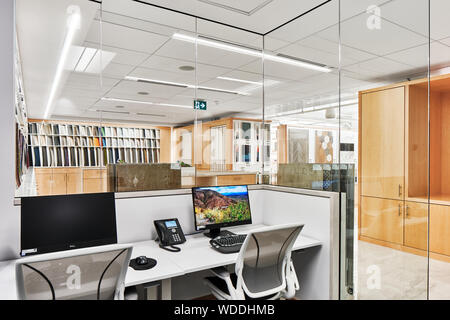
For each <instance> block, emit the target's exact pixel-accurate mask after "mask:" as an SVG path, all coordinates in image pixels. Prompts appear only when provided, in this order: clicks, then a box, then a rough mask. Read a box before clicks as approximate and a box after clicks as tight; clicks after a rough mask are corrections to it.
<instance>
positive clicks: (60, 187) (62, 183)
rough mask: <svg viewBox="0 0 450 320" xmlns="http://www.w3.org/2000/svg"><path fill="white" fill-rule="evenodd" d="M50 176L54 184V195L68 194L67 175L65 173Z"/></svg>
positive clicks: (52, 192)
mask: <svg viewBox="0 0 450 320" xmlns="http://www.w3.org/2000/svg"><path fill="white" fill-rule="evenodd" d="M55 171H56V170H54V171H53V174H52V175H51V176H50V179H51V184H52V191H51V194H52V195H57V194H67V174H66V173H65V172H55Z"/></svg>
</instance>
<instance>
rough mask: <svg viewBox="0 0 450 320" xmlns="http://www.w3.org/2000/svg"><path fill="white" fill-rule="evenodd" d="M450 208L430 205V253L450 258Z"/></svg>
mask: <svg viewBox="0 0 450 320" xmlns="http://www.w3.org/2000/svg"><path fill="white" fill-rule="evenodd" d="M449 232H450V207H449V206H439V205H433V204H432V205H430V251H431V252H434V253H439V254H445V255H447V256H450V233H449Z"/></svg>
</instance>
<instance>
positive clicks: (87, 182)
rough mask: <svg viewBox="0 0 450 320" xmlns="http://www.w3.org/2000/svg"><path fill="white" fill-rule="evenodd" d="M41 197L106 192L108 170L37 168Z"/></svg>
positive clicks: (38, 189) (37, 182)
mask: <svg viewBox="0 0 450 320" xmlns="http://www.w3.org/2000/svg"><path fill="white" fill-rule="evenodd" d="M35 177H36V187H37V194H38V195H39V196H46V195H58V194H75V193H96V192H106V191H107V190H106V182H107V181H106V169H81V168H42V169H39V168H36V169H35Z"/></svg>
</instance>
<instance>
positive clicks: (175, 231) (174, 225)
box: [154, 218, 186, 252]
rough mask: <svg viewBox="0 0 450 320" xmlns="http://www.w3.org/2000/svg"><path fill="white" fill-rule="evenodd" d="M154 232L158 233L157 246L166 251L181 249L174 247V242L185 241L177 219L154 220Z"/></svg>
mask: <svg viewBox="0 0 450 320" xmlns="http://www.w3.org/2000/svg"><path fill="white" fill-rule="evenodd" d="M154 224H155V228H156V232H157V233H158V238H159V242H160V243H159V246H160V247H161V248H162V249H164V250H167V251H171V252H178V251H180V250H181V249H180V248H179V247H175V246H174V245H176V244H181V243H185V242H186V238H185V237H184V233H183V230H182V229H181V226H180V223H179V222H178V219H176V218H174V219H164V220H155V221H154Z"/></svg>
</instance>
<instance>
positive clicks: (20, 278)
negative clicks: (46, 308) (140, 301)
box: [16, 245, 132, 300]
mask: <svg viewBox="0 0 450 320" xmlns="http://www.w3.org/2000/svg"><path fill="white" fill-rule="evenodd" d="M131 251H132V247H131V246H129V245H122V246H117V245H114V247H113V248H111V247H110V248H109V249H108V248H106V247H94V248H86V249H79V250H74V251H65V252H57V253H50V254H45V255H41V256H32V257H28V258H24V259H21V260H19V261H18V262H17V264H16V283H17V290H18V297H19V299H21V300H76V299H80V300H112V299H123V292H124V288H125V275H126V271H127V268H128V264H129V261H130V256H131Z"/></svg>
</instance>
